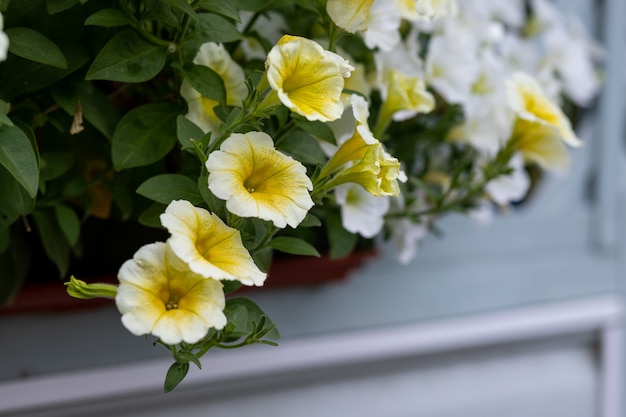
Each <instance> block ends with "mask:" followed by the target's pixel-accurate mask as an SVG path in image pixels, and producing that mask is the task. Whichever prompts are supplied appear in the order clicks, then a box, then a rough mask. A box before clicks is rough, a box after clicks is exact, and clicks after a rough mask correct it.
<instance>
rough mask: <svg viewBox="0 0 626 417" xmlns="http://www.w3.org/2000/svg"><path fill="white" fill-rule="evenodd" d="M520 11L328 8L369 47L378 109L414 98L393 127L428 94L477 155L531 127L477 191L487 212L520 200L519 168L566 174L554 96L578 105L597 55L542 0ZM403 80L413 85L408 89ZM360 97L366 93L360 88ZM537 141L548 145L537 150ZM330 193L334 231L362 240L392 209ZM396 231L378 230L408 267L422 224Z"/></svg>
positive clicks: (462, 4)
mask: <svg viewBox="0 0 626 417" xmlns="http://www.w3.org/2000/svg"><path fill="white" fill-rule="evenodd" d="M347 3H349V4H350V6H348V4H347ZM413 3H416V5H415V7H413ZM407 5H408V6H407ZM530 5H531V7H530V8H529V9H527V4H526V2H524V1H523V0H489V1H486V0H480V1H478V0H464V1H455V0H431V1H421V0H420V1H417V2H411V1H402V0H394V1H387V0H375V1H366V2H363V1H350V2H344V1H338V0H337V1H333V0H330V1H329V2H328V12H329V15H330V16H331V17H332V18H333V19H334V20H335V22H336V23H337V24H338V25H339V26H342V27H343V28H344V29H345V30H347V31H349V32H352V33H357V34H360V35H361V36H362V37H363V40H364V42H365V44H366V45H367V46H368V47H370V48H377V49H376V64H377V68H376V76H375V79H374V81H373V82H372V83H370V85H369V87H370V88H372V89H377V90H379V91H380V92H381V95H382V97H383V99H384V100H386V101H385V104H386V103H387V102H388V101H389V100H387V99H388V97H389V96H390V95H392V96H393V99H394V100H397V99H399V95H400V92H402V91H404V92H408V91H410V92H411V93H412V94H413V95H414V100H413V104H414V105H413V107H411V106H407V105H406V104H404V105H402V106H401V111H399V112H397V113H395V114H394V115H393V120H403V119H404V118H405V117H406V118H408V117H412V116H413V115H415V113H416V112H429V111H430V110H431V109H432V106H433V103H434V100H433V99H432V96H430V93H428V92H427V91H426V87H429V88H432V89H433V90H434V91H435V92H436V93H437V94H438V95H439V96H441V98H442V99H443V100H444V101H445V102H447V103H451V104H457V105H460V106H462V109H463V114H464V121H463V123H462V124H461V125H459V126H457V127H456V128H455V129H453V131H452V132H451V134H450V138H449V139H450V140H458V141H464V142H466V143H469V144H470V145H471V146H473V147H475V148H476V149H477V150H478V151H479V152H480V153H482V154H483V155H484V156H485V157H489V156H493V155H495V154H496V153H497V152H498V151H499V150H501V149H502V148H503V147H504V146H506V145H507V143H510V139H511V138H512V136H514V135H515V133H516V129H518V130H517V132H518V133H519V130H520V129H525V128H531V127H532V129H534V130H532V131H533V132H534V136H535V139H534V140H531V139H529V137H530V136H531V135H529V134H527V135H525V136H526V139H525V140H523V141H520V144H519V145H518V147H517V149H516V151H517V152H516V155H515V156H514V157H513V158H512V159H511V160H510V168H511V169H512V174H511V175H508V176H501V177H499V178H496V179H495V180H493V181H492V182H491V183H489V184H488V185H487V187H486V191H487V193H488V194H489V196H488V197H489V200H490V201H491V202H493V203H495V204H497V205H507V204H509V203H511V202H515V201H519V200H520V199H522V198H523V197H524V196H525V195H526V193H527V191H528V188H529V186H530V179H529V177H528V174H527V172H526V171H525V169H524V161H531V162H534V163H537V164H539V165H540V166H541V167H542V168H544V169H551V170H560V171H564V170H565V169H566V168H567V165H568V156H567V152H566V149H565V148H564V147H563V146H562V143H561V140H558V139H559V138H558V136H560V138H561V139H562V140H563V141H564V142H565V143H567V144H570V145H573V146H576V145H578V144H579V141H578V140H577V139H575V135H574V133H573V132H572V131H571V127H570V126H569V121H567V119H566V118H565V116H564V115H563V114H562V113H561V111H560V110H559V108H558V106H559V105H560V104H561V102H562V98H563V97H565V98H567V99H569V100H570V101H572V102H573V103H575V104H576V105H579V106H585V105H588V104H589V102H590V101H591V100H592V98H593V97H594V96H595V95H596V94H597V92H598V89H599V86H600V83H599V75H598V74H597V73H596V61H598V59H599V58H600V56H601V54H600V48H599V47H598V46H597V45H596V44H594V43H593V42H592V41H591V39H590V38H589V37H588V36H587V34H586V32H585V30H584V28H583V27H582V25H581V23H580V22H579V21H578V20H576V19H575V18H573V17H565V16H564V15H563V14H562V13H561V12H560V11H558V10H557V9H556V8H555V7H554V6H553V5H552V4H551V3H550V2H549V1H547V0H533V1H532V2H531V4H530ZM527 13H530V15H527ZM402 22H404V25H405V26H404V27H403V28H402V31H403V33H408V34H407V35H406V36H404V37H402V36H401V32H400V27H401V23H402ZM407 28H408V29H407ZM420 37H422V38H427V39H428V43H427V50H426V51H424V50H423V45H420V43H418V39H420ZM528 74H532V76H529V75H528ZM372 78H373V77H369V79H372ZM401 79H402V80H403V81H395V82H393V81H391V83H392V84H394V85H395V86H400V87H399V88H395V89H393V88H394V87H390V85H391V84H390V80H401ZM407 80H413V81H412V84H410V85H411V86H410V87H409V81H407ZM360 92H362V93H363V94H364V95H367V94H368V91H366V90H365V89H362V90H360ZM538 106H544V108H542V109H540V108H539V107H538ZM518 119H521V120H533V121H534V122H539V124H540V125H542V126H545V125H550V126H552V127H553V128H555V129H556V130H557V131H558V132H559V134H558V135H554V134H552V130H550V129H548V130H545V129H544V130H543V131H541V135H539V134H538V132H539V130H538V128H539V127H538V126H527V125H524V126H521V124H520V123H518V122H517V120H518ZM378 127H380V126H378ZM538 135H539V136H540V137H541V138H542V139H543V138H545V137H546V136H547V137H548V139H546V140H542V141H541V144H538V143H536V142H537V140H538V137H539V136H538ZM555 139H557V140H555ZM337 193H338V194H339V196H338V197H339V198H338V202H339V203H340V204H341V205H342V206H343V211H344V213H346V215H345V216H344V225H345V226H346V228H347V229H348V230H351V231H355V232H359V233H361V234H362V235H363V236H372V235H375V234H376V233H378V232H379V231H380V230H381V229H382V227H383V222H382V217H383V216H384V215H386V214H387V211H386V210H385V209H383V208H384V207H387V208H388V210H393V207H391V206H390V205H389V204H386V203H385V204H383V203H380V204H376V205H372V203H371V202H370V201H369V200H370V199H371V198H368V199H367V200H366V199H363V198H357V194H356V193H350V192H349V191H346V190H337ZM351 195H353V197H352V198H348V197H347V196H351ZM379 198H384V197H379ZM415 206H416V210H417V211H419V210H421V209H423V206H422V204H421V203H419V202H418V203H417V204H415ZM374 207H378V209H376V210H375V209H374ZM481 207H488V205H486V204H483V205H481ZM359 210H360V214H356V213H357V212H358V211H359ZM348 213H349V214H348ZM355 223H357V224H355ZM397 223H398V221H397V220H394V221H391V222H388V225H389V226H390V230H391V232H392V234H394V235H396V234H398V233H399V235H398V236H395V238H394V240H395V241H396V242H399V244H398V257H399V259H401V260H402V261H408V260H410V259H412V257H413V255H414V253H415V248H416V243H417V242H416V240H418V239H421V238H423V236H424V235H425V233H424V232H423V231H424V230H425V225H424V224H419V223H417V224H416V223H412V222H403V226H402V227H396V226H397ZM374 228H377V229H378V230H374ZM407 228H409V229H411V228H413V229H415V231H414V232H409V231H407Z"/></svg>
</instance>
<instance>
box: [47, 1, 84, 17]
mask: <svg viewBox="0 0 626 417" xmlns="http://www.w3.org/2000/svg"><path fill="white" fill-rule="evenodd" d="M78 2H79V0H46V8H47V9H48V13H49V14H51V15H53V14H57V13H60V12H62V11H64V10H67V9H69V8H70V7H72V6H74V5H75V4H78Z"/></svg>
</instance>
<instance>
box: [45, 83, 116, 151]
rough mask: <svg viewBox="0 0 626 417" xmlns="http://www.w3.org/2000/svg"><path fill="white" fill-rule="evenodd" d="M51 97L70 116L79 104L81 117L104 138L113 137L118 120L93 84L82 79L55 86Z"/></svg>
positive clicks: (102, 94)
mask: <svg viewBox="0 0 626 417" xmlns="http://www.w3.org/2000/svg"><path fill="white" fill-rule="evenodd" d="M51 93H52V97H53V98H54V101H56V102H57V104H58V105H59V106H61V107H62V108H63V110H65V112H66V113H67V114H69V115H71V116H73V115H74V114H75V113H76V109H77V107H78V103H79V102H80V103H81V108H82V112H83V117H84V118H85V119H86V120H87V121H88V122H89V123H91V124H92V125H93V126H94V127H95V128H96V129H98V131H99V132H100V133H102V134H103V135H104V136H105V137H106V138H108V139H111V138H112V137H113V131H114V130H115V126H116V125H117V122H118V121H119V119H120V116H119V113H118V111H117V109H116V108H115V106H114V105H113V104H112V103H111V100H109V98H108V97H107V96H106V95H105V94H104V93H103V92H102V91H100V90H99V89H97V88H96V87H95V86H94V85H93V83H90V82H87V81H85V80H83V79H79V80H73V81H70V82H67V83H65V82H64V83H62V84H57V85H55V86H54V87H53V88H52V89H51Z"/></svg>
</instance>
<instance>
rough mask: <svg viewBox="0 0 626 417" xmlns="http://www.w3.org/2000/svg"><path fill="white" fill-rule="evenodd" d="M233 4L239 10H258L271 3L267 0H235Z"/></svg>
mask: <svg viewBox="0 0 626 417" xmlns="http://www.w3.org/2000/svg"><path fill="white" fill-rule="evenodd" d="M235 5H236V6H237V7H238V8H239V9H241V10H249V11H251V12H260V11H262V10H264V9H265V8H266V7H268V6H270V5H271V1H267V0H235Z"/></svg>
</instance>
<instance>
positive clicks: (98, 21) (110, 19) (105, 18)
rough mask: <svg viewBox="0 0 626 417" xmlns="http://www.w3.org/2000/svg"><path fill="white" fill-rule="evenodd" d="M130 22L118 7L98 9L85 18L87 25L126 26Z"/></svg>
mask: <svg viewBox="0 0 626 417" xmlns="http://www.w3.org/2000/svg"><path fill="white" fill-rule="evenodd" d="M128 23H129V21H128V17H127V16H126V14H124V12H122V11H121V10H118V9H102V10H98V11H97V12H95V13H94V14H92V15H91V16H89V17H88V18H87V19H86V20H85V26H102V27H106V28H111V27H116V26H124V25H127V24H128Z"/></svg>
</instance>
